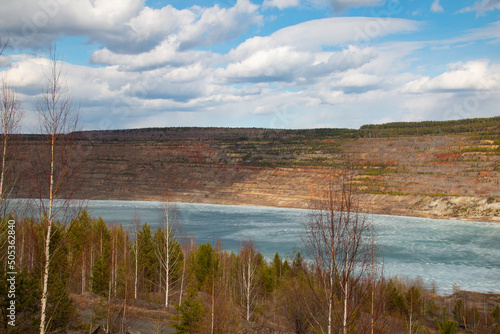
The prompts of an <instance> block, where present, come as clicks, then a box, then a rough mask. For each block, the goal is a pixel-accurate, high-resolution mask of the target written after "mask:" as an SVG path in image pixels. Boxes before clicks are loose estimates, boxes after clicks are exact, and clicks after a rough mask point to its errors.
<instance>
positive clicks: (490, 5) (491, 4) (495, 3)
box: [458, 0, 500, 15]
mask: <svg viewBox="0 0 500 334" xmlns="http://www.w3.org/2000/svg"><path fill="white" fill-rule="evenodd" d="M495 9H500V0H482V1H478V2H476V3H475V4H474V5H473V6H472V7H465V8H462V9H461V10H459V11H458V12H459V13H468V12H477V13H478V15H481V14H483V13H484V12H487V11H490V10H495Z"/></svg>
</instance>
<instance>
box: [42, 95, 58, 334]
mask: <svg viewBox="0 0 500 334" xmlns="http://www.w3.org/2000/svg"><path fill="white" fill-rule="evenodd" d="M52 103H53V104H52V105H53V106H55V103H56V101H55V95H54V94H53V95H52ZM55 117H56V116H55V109H54V108H53V109H52V138H51V144H50V183H49V212H48V215H47V217H46V219H47V224H48V226H47V234H46V237H45V249H44V253H45V264H44V268H43V288H42V298H41V308H40V334H45V330H46V328H45V325H46V324H45V321H46V320H45V319H46V316H47V314H46V313H47V295H48V292H49V266H50V237H51V232H52V208H53V206H54V153H55V152H54V151H55V139H56V137H55V136H56V133H55V130H56V129H55Z"/></svg>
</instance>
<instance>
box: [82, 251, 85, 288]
mask: <svg viewBox="0 0 500 334" xmlns="http://www.w3.org/2000/svg"><path fill="white" fill-rule="evenodd" d="M82 258H83V259H82V294H83V293H84V292H85V248H83V252H82Z"/></svg>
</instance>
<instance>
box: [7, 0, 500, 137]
mask: <svg viewBox="0 0 500 334" xmlns="http://www.w3.org/2000/svg"><path fill="white" fill-rule="evenodd" d="M0 7H1V11H0V36H1V37H2V40H3V41H5V40H7V39H8V40H9V43H10V48H9V49H7V50H6V51H5V52H4V54H3V56H2V59H0V61H2V62H3V63H2V65H1V67H0V71H1V73H0V76H1V77H3V78H5V80H8V81H9V82H11V83H12V84H13V85H14V87H15V88H16V89H17V91H18V92H19V94H20V97H21V99H22V101H23V106H24V109H26V113H25V119H24V129H26V131H30V130H33V131H34V130H35V129H36V124H37V117H36V116H35V112H34V106H33V101H34V99H35V97H36V96H37V94H39V93H40V91H41V87H42V85H43V83H44V71H45V72H46V71H47V64H48V61H47V50H48V47H49V46H50V45H54V43H55V44H56V49H57V54H58V56H59V57H61V58H62V59H63V64H64V74H65V84H66V86H67V88H68V90H69V91H70V92H71V95H72V97H73V100H74V101H75V105H79V106H80V107H79V108H80V113H81V118H82V120H83V127H84V128H85V129H118V128H137V127H166V126H230V127H268V128H314V127H348V128H358V127H359V126H361V125H363V124H368V123H383V122H391V121H421V120H447V119H461V118H471V117H489V116H496V115H499V114H500V109H499V106H500V0H472V1H465V0H406V1H405V0H402V1H400V2H398V1H394V0H385V1H384V0H216V1H211V0H204V1H196V0H171V1H163V0H147V1H144V0H16V1H2V4H1V5H0Z"/></svg>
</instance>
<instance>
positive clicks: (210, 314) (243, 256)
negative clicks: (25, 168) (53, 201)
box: [0, 210, 500, 333]
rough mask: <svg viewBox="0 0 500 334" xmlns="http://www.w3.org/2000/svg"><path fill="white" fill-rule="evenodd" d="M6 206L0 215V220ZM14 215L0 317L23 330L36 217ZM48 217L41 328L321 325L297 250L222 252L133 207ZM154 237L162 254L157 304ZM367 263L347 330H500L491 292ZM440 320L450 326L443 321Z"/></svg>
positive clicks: (39, 242) (35, 252) (29, 309)
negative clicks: (445, 291) (445, 290)
mask: <svg viewBox="0 0 500 334" xmlns="http://www.w3.org/2000/svg"><path fill="white" fill-rule="evenodd" d="M12 218H13V217H8V218H6V219H2V220H1V224H2V230H5V229H4V228H5V226H6V224H7V221H8V220H9V219H12ZM16 222H17V226H16V234H17V244H16V247H17V248H16V252H17V253H16V254H17V258H16V261H17V272H18V274H17V281H16V284H17V285H16V291H17V301H18V304H17V310H18V311H17V314H16V327H15V328H9V327H8V326H7V323H6V319H7V318H5V317H1V319H2V320H1V322H2V324H0V327H2V328H4V329H7V330H8V332H9V333H22V332H26V331H27V332H30V331H31V329H33V328H37V323H38V322H39V317H40V314H39V312H40V305H39V304H40V294H41V290H40V282H41V270H40V268H41V266H42V265H43V225H44V222H43V221H42V222H39V221H36V220H34V219H21V220H18V221H16ZM53 228H54V232H53V240H54V243H53V245H54V253H53V254H54V259H53V261H51V281H50V282H51V284H50V285H49V299H48V305H49V306H48V315H49V318H50V319H51V321H50V331H49V332H54V333H57V332H73V333H88V332H89V330H90V329H91V328H95V326H96V325H100V326H101V327H102V328H103V329H106V330H108V332H109V333H119V332H120V331H121V329H122V328H123V327H124V326H127V323H128V326H131V325H132V326H133V324H137V323H147V324H149V325H151V326H153V327H154V326H156V328H171V329H174V330H175V331H176V333H209V332H210V330H211V328H212V327H211V326H215V327H214V328H215V331H214V332H215V333H243V332H247V333H264V332H267V331H278V332H280V333H314V332H316V330H318V329H319V328H324V326H325V321H326V320H325V319H324V318H322V315H321V314H322V310H321V308H322V307H321V305H322V304H318V302H319V300H316V299H315V298H318V297H317V296H320V295H321V294H322V293H324V291H323V290H322V288H321V287H320V285H317V284H319V281H317V279H319V276H316V275H317V273H316V272H315V271H314V269H313V267H312V266H311V265H310V263H308V262H307V261H306V260H305V259H304V256H303V255H301V253H300V252H297V253H295V255H293V256H292V257H287V258H283V257H282V255H280V254H278V253H276V255H275V256H274V258H273V259H265V258H264V257H263V256H262V254H260V253H258V252H257V251H255V249H254V247H253V244H252V242H251V241H247V242H244V243H243V246H242V247H241V249H240V250H239V252H237V253H235V252H232V251H231V252H228V251H224V250H222V247H223V245H222V244H221V243H220V241H217V242H216V243H215V244H210V243H206V244H201V245H199V244H197V243H196V241H195V240H194V238H193V237H186V236H184V237H182V238H181V236H179V235H177V234H176V230H175V229H174V228H169V229H168V231H170V232H168V233H166V231H167V229H166V228H165V227H160V228H158V229H156V230H153V229H152V228H151V225H149V224H148V223H146V222H140V218H139V217H136V229H135V230H132V231H129V230H127V229H126V228H124V227H123V226H122V225H121V224H117V223H107V222H105V221H104V220H103V219H101V218H100V217H98V218H93V217H90V216H89V215H88V213H87V212H86V211H85V210H83V211H81V213H80V214H79V215H78V217H75V218H74V219H72V220H71V222H70V223H69V224H62V223H60V222H57V223H55V224H54V226H53ZM5 238H6V235H5V234H2V239H1V240H0V245H1V249H0V252H1V253H2V254H6V242H5ZM165 240H168V241H169V244H168V249H169V255H170V264H169V265H168V268H169V269H168V275H169V279H170V281H169V289H170V292H169V298H170V301H169V305H168V306H167V307H166V306H165V298H166V297H165V284H166V275H167V273H166V272H165V265H164V262H162V261H163V260H164V259H165V255H166V248H165V245H166V243H165ZM1 261H2V263H1V266H0V276H1V277H2V280H1V281H0V308H1V312H2V314H4V315H5V314H7V307H8V300H7V281H6V277H7V271H6V269H5V268H6V266H5V261H6V259H5V258H4V257H2V260H1ZM374 264H375V263H374ZM376 267H377V268H378V269H377V270H378V271H377V270H376V271H373V272H372V273H367V274H366V275H363V276H361V277H360V278H359V279H360V281H359V282H358V285H357V288H356V290H355V291H353V294H352V295H351V298H353V300H354V299H355V300H358V301H360V303H359V306H358V307H357V308H356V313H355V314H353V315H352V317H353V321H352V323H351V325H349V326H350V327H349V328H350V330H351V331H352V332H356V333H367V332H369V328H370V326H371V325H372V324H374V325H373V328H374V333H389V332H390V333H405V332H408V328H409V326H412V328H413V329H414V330H415V329H416V330H415V331H414V333H489V332H491V333H499V332H500V306H499V304H500V301H499V300H498V298H497V297H495V295H486V294H474V293H472V294H471V293H467V292H464V291H460V288H459V287H458V286H454V287H453V290H454V294H453V295H451V296H439V295H437V294H436V293H435V290H436V286H431V287H427V286H424V285H423V284H422V282H421V281H420V280H418V279H416V280H408V279H404V278H403V279H402V278H398V277H392V278H382V277H381V276H380V269H381V268H379V267H378V266H377V265H376ZM136 268H137V269H136ZM247 274H249V275H250V276H248V275H247ZM373 275H375V276H373ZM136 277H137V280H136ZM311 277H313V278H314V279H313V280H312V281H311V280H310V279H311ZM373 277H378V278H377V279H376V280H375V281H374V280H372V278H373ZM249 280H250V281H249ZM245 282H247V284H249V285H245ZM312 282H315V283H314V284H313V285H312V286H311V283H312ZM249 287H250V288H251V290H249V291H251V296H250V297H249V298H247V295H246V292H247V290H246V289H247V288H249ZM311 289H312V290H311ZM321 291H323V292H321ZM315 292H316V293H319V294H318V295H316V294H315ZM333 292H334V294H333V295H332V296H333V299H334V307H335V308H336V309H342V307H341V305H342V303H343V299H342V291H341V290H340V287H339V286H337V287H334V288H333ZM362 292H363V293H362ZM366 292H368V293H366ZM89 303H90V304H89ZM311 305H313V306H314V305H315V306H314V307H315V308H312V309H311ZM247 306H248V308H249V313H248V314H250V316H249V318H248V319H247V318H246V314H247V313H246V309H247ZM374 308H375V311H374ZM141 310H142V311H141ZM154 310H157V311H154ZM375 313H376V314H375ZM334 314H336V313H334ZM371 319H373V320H374V322H373V323H372V322H371V321H372V320H371ZM339 321H340V319H339V318H334V320H333V324H334V328H337V329H339V328H341V323H340V322H339ZM452 324H453V325H454V326H451V325H452ZM339 326H340V327H339ZM445 326H451V327H454V328H455V330H453V331H443V330H442V329H441V328H443V327H445Z"/></svg>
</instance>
